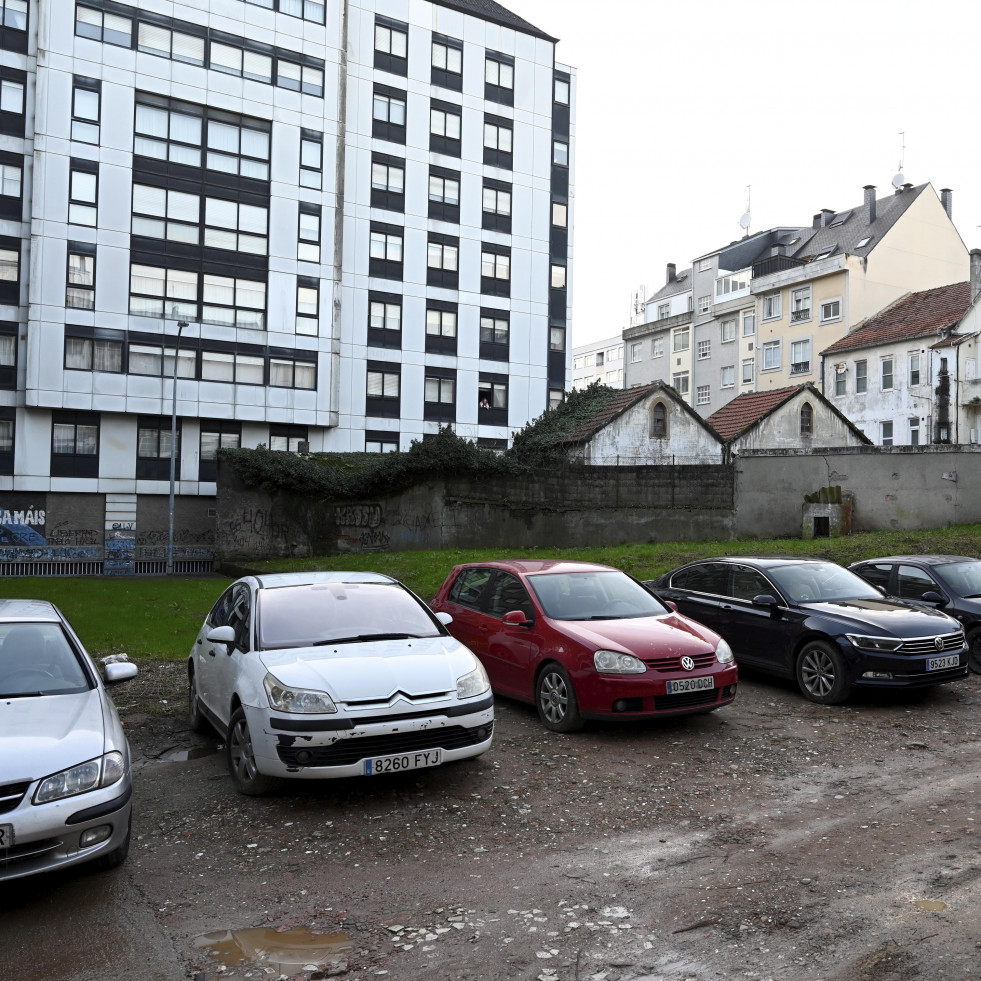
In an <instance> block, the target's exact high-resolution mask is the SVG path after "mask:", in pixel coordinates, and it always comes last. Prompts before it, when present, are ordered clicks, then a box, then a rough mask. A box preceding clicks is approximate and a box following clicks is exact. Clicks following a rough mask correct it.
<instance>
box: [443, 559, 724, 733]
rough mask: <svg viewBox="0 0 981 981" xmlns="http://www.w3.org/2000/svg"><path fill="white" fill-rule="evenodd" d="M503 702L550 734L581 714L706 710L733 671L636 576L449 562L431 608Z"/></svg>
mask: <svg viewBox="0 0 981 981" xmlns="http://www.w3.org/2000/svg"><path fill="white" fill-rule="evenodd" d="M431 606H432V608H433V609H434V610H435V611H436V612H437V613H449V614H450V616H452V617H453V622H452V623H451V624H449V631H450V633H451V634H453V636H454V637H456V638H457V640H459V641H460V642H461V643H463V644H465V645H466V646H467V647H469V648H470V650H472V651H473V652H474V653H475V654H476V655H477V656H478V657H479V658H480V660H481V661H482V662H483V665H484V667H485V668H486V669H487V674H488V675H489V676H490V681H491V686H492V687H493V689H494V691H495V692H497V693H499V694H501V695H509V696H510V697H512V698H517V699H520V700H521V701H523V702H534V704H535V706H536V707H537V709H538V715H539V717H540V718H541V720H542V722H543V723H544V724H545V726H546V727H547V728H549V729H552V730H553V731H555V732H573V731H574V730H576V729H579V728H581V727H582V724H583V722H584V721H585V720H586V719H615V720H624V719H645V718H651V717H653V716H658V715H681V714H687V713H694V712H711V711H713V710H715V709H717V708H721V707H722V706H723V705H726V704H728V703H729V702H731V701H732V700H733V699H734V698H735V697H736V674H737V672H736V665H735V662H734V661H733V657H732V651H731V650H730V649H729V645H728V644H727V643H726V642H725V641H724V640H723V639H722V638H721V637H720V636H719V635H718V634H717V633H715V632H714V631H712V630H709V629H708V628H707V627H703V626H702V625H701V624H699V623H696V622H695V621H694V620H689V619H688V618H687V617H684V616H682V615H681V614H680V613H677V612H675V611H674V610H672V609H669V608H667V607H665V606H664V605H663V604H662V603H661V602H660V600H658V599H656V598H655V597H654V596H653V595H652V594H651V593H650V592H648V591H647V589H645V588H644V586H642V585H641V584H640V583H639V582H637V580H636V579H633V578H631V577H630V576H628V575H626V573H624V572H621V571H620V570H619V569H613V568H610V567H609V566H604V565H594V564H592V563H590V562H561V561H542V560H522V561H513V562H473V563H467V564H465V565H458V566H456V567H455V568H454V569H453V571H452V572H451V573H450V574H449V576H447V578H446V581H445V582H444V583H443V585H442V586H441V587H440V589H439V592H438V593H437V594H436V598H435V599H434V600H433V602H432V604H431Z"/></svg>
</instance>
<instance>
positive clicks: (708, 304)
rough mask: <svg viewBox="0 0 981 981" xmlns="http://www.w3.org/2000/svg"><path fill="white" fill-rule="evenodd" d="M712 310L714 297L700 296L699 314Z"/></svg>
mask: <svg viewBox="0 0 981 981" xmlns="http://www.w3.org/2000/svg"><path fill="white" fill-rule="evenodd" d="M711 309H712V297H711V295H709V296H700V297H699V298H698V312H699V314H705V313H708V312H709V310H711Z"/></svg>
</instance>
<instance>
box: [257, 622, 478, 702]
mask: <svg viewBox="0 0 981 981" xmlns="http://www.w3.org/2000/svg"><path fill="white" fill-rule="evenodd" d="M261 659H262V663H263V664H264V665H265V667H266V669H267V670H268V671H269V672H270V673H271V674H273V675H274V676H275V677H276V678H278V679H279V680H280V681H281V682H282V683H283V684H284V685H290V686H292V687H296V688H311V689H315V690H317V691H326V692H328V693H329V694H330V696H331V697H332V698H333V699H335V701H341V702H355V701H383V700H385V699H388V698H391V697H392V696H393V695H395V694H396V693H398V692H402V693H403V694H405V695H409V696H411V697H415V698H418V697H420V696H423V695H437V694H445V693H447V692H451V693H453V695H455V694H456V680H457V678H459V677H460V676H461V675H464V674H466V673H467V672H468V671H472V670H473V669H474V668H475V667H476V666H477V660H476V658H475V657H474V656H473V654H471V653H470V651H469V650H467V648H466V647H464V646H463V645H462V644H461V643H460V642H459V641H458V640H454V639H453V638H452V637H422V638H417V639H413V640H383V641H373V642H369V643H360V644H338V645H337V646H336V647H330V646H324V647H299V648H295V649H293V650H283V651H263V652H262V654H261Z"/></svg>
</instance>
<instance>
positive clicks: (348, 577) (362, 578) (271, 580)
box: [255, 571, 399, 589]
mask: <svg viewBox="0 0 981 981" xmlns="http://www.w3.org/2000/svg"><path fill="white" fill-rule="evenodd" d="M255 581H256V583H257V584H258V586H259V588H260V589H280V588H282V587H283V586H314V585H316V584H318V583H324V582H345V583H369V582H374V583H395V584H397V585H399V583H398V580H397V579H393V578H392V577H391V576H386V575H383V574H382V573H380V572H353V571H351V572H277V573H273V574H272V575H261V576H256V577H255Z"/></svg>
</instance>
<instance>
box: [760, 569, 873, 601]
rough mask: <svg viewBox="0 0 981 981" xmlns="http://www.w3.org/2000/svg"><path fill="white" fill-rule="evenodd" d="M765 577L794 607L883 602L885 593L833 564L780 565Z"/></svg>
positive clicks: (767, 572)
mask: <svg viewBox="0 0 981 981" xmlns="http://www.w3.org/2000/svg"><path fill="white" fill-rule="evenodd" d="M766 574H767V575H768V576H769V577H770V578H771V579H772V580H773V581H774V582H775V583H776V584H777V586H779V587H780V591H781V592H782V593H783V594H784V596H786V597H787V599H789V600H790V601H791V602H793V603H838V602H841V601H842V600H858V599H862V600H867V599H880V600H881V599H882V598H883V597H882V593H880V592H879V590H877V589H876V588H875V587H874V586H870V585H869V584H868V583H867V582H866V581H865V580H864V579H861V578H860V577H859V576H856V575H855V573H854V572H849V571H848V569H843V568H842V567H841V566H840V565H835V564H834V563H833V562H801V563H800V564H799V565H779V566H773V567H772V568H769V569H767V570H766Z"/></svg>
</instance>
